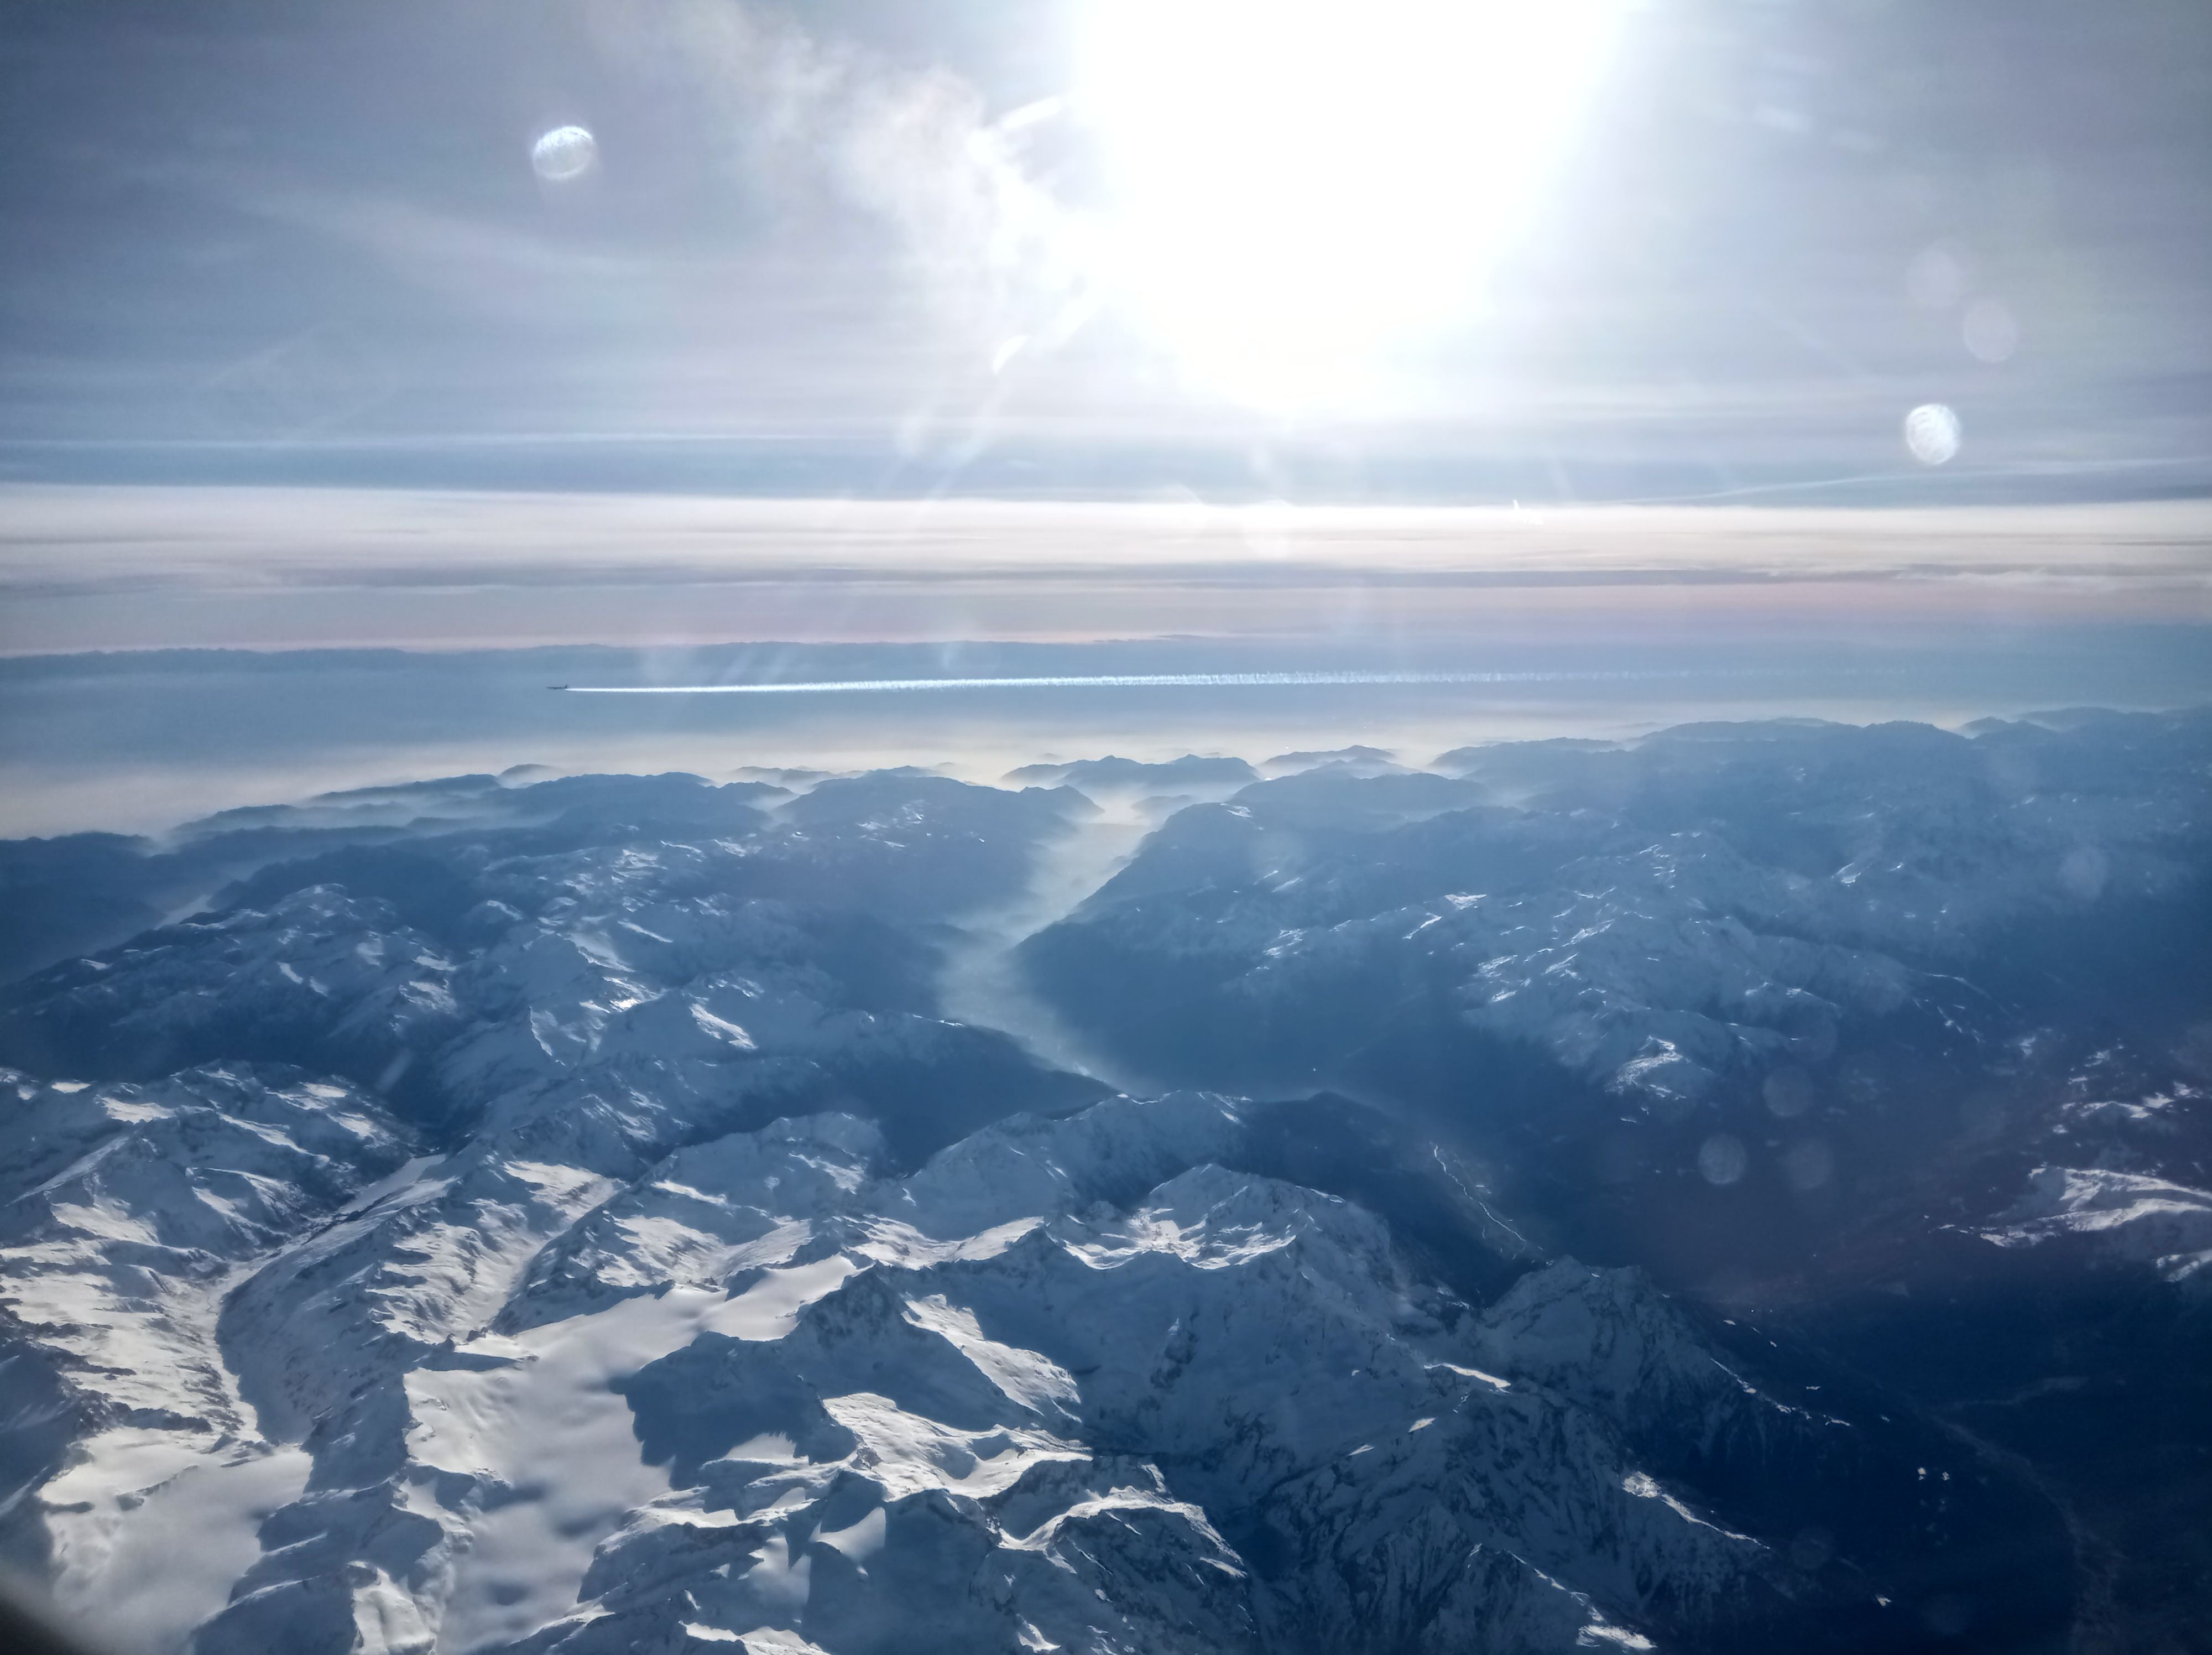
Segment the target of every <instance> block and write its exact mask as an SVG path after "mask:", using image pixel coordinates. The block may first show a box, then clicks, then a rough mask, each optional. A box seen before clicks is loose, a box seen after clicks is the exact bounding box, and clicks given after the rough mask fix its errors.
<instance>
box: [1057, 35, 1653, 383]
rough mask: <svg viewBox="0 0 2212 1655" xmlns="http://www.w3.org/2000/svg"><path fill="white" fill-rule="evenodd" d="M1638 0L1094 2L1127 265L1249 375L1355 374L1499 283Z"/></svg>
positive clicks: (1236, 376) (1220, 371)
mask: <svg viewBox="0 0 2212 1655" xmlns="http://www.w3.org/2000/svg"><path fill="white" fill-rule="evenodd" d="M1619 3H1620V0H1093V3H1092V4H1091V5H1090V6H1089V7H1088V9H1087V10H1086V13H1085V22H1084V32H1083V35H1082V38H1081V43H1080V45H1081V52H1082V70H1081V72H1082V102H1083V106H1084V108H1085V113H1086V114H1087V116H1088V118H1089V119H1090V120H1091V122H1092V123H1094V124H1095V126H1096V128H1097V131H1098V132H1099V135H1100V137H1101V139H1102V142H1103V146H1104V154H1105V163H1106V167H1107V176H1108V181H1109V188H1110V190H1111V192H1112V197H1113V202H1114V206H1113V210H1112V214H1111V216H1110V218H1109V222H1108V223H1107V224H1106V225H1105V227H1104V241H1105V247H1104V249H1103V255H1102V257H1103V263H1104V265H1105V266H1106V268H1105V272H1104V273H1105V275H1106V277H1107V280H1108V282H1109V284H1110V285H1111V287H1112V288H1113V289H1115V292H1116V293H1117V295H1118V296H1119V297H1120V298H1121V301H1122V302H1123V303H1124V304H1125V305H1127V307H1129V308H1130V309H1131V310H1132V311H1133V313H1134V314H1135V315H1136V316H1137V318H1138V319H1139V321H1140V322H1141V324H1142V325H1143V326H1146V328H1147V329H1148V330H1150V331H1151V332H1153V333H1155V334H1156V335H1158V337H1159V338H1162V339H1163V340H1164V342H1165V343H1166V344H1168V345H1169V346H1170V348H1171V349H1173V350H1175V351H1176V354H1177V355H1178V356H1179V357H1180V358H1181V359H1182V361H1183V362H1184V363H1185V364H1186V366H1187V367H1188V368H1189V369H1190V370H1191V371H1192V372H1193V373H1194V374H1197V375H1199V376H1200V377H1201V378H1202V379H1204V380H1208V381H1210V382H1212V383H1213V384H1214V385H1216V386H1218V388H1220V389H1222V390H1224V391H1225V392H1230V393H1231V394H1235V395H1238V396H1242V397H1246V398H1249V399H1254V400H1257V401H1261V402H1266V403H1273V404H1297V403H1301V402H1304V401H1308V400H1310V399H1316V398H1325V397H1329V396H1333V395H1335V394H1338V393H1340V392H1341V391H1342V390H1344V389H1345V388H1346V386H1347V385H1348V384H1349V383H1350V382H1351V381H1352V380H1355V379H1356V378H1357V377H1358V374H1360V373H1361V372H1362V370H1363V369H1364V367H1365V366H1366V365H1368V364H1369V363H1370V362H1372V361H1373V359H1374V358H1375V356H1376V353H1377V352H1378V351H1380V350H1383V349H1384V348H1386V347H1388V346H1389V345H1391V344H1394V343H1399V342H1402V341H1403V340H1405V339H1406V338H1408V337H1418V336H1419V335H1420V334H1421V333H1423V332H1426V331H1428V330H1431V329H1434V328H1436V327H1437V326H1441V325H1442V324H1443V323H1446V322H1448V321H1449V319H1451V318H1452V317H1454V316H1455V314H1458V313H1463V312H1464V311H1465V310H1466V309H1467V307H1468V306H1469V304H1470V303H1471V302H1472V301H1474V299H1475V298H1476V297H1477V296H1478V295H1479V292H1480V285H1481V283H1482V280H1483V277H1484V276H1485V274H1486V271H1487V269H1488V267H1489V265H1490V264H1491V261H1492V259H1493V258H1494V257H1495V255H1496V253H1497V252H1498V248H1499V247H1500V246H1501V244H1502V243H1503V242H1504V240H1506V239H1507V238H1508V237H1509V236H1510V234H1512V233H1513V231H1514V230H1515V228H1516V227H1517V225H1518V224H1519V222H1521V221H1522V217H1523V216H1524V215H1525V213H1526V211H1527V210H1528V206H1529V204H1530V202H1531V198H1532V197H1533V196H1534V192H1536V191H1538V190H1539V189H1541V186H1542V185H1543V183H1544V182H1545V179H1546V174H1547V173H1548V172H1549V171H1550V169H1551V165H1552V163H1553V161H1554V159H1555V158H1556V157H1557V155H1558V153H1559V149H1560V147H1561V139H1562V138H1563V137H1565V134H1566V132H1567V131H1568V130H1569V128H1570V126H1571V124H1572V123H1573V121H1574V119H1575V118H1576V117H1577V114H1578V113H1579V112H1580V110H1581V108H1582V106H1583V103H1584V102H1585V100H1586V99H1587V95H1588V94H1589V89H1590V88H1591V87H1592V85H1593V84H1594V83H1595V79H1596V77H1597V73H1598V70H1600V68H1601V65H1602V60H1603V58H1604V56H1605V50H1606V46H1607V42H1608V40H1609V38H1610V36H1611V33H1612V23H1613V17H1614V15H1616V13H1617V11H1618V9H1619Z"/></svg>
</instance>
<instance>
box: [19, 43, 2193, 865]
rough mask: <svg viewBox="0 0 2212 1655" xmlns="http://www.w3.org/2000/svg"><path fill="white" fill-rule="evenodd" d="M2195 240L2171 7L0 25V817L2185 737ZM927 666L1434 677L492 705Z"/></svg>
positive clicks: (157, 818)
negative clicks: (419, 778) (1077, 768)
mask: <svg viewBox="0 0 2212 1655" xmlns="http://www.w3.org/2000/svg"><path fill="white" fill-rule="evenodd" d="M550 135H559V136H550ZM2208 249H2212V7H2207V6H2206V5H2204V4H2203V3H2202V0H2100V3H2099V4H2097V5H2094V6H2087V5H2082V4H2080V3H2078V0H1547V3H1546V4H1544V5H1541V6H1534V5H1528V4H1520V3H1512V0H1173V3H1170V0H1024V3H1021V4H1015V3H1011V0H786V3H771V0H649V3H648V0H435V3H432V0H379V3H377V4H374V5H362V4H359V3H352V0H346V3H338V0H282V3H278V0H197V3H195V4H193V5H191V6H180V7H153V6H147V5H143V4H139V3H111V0H69V3H61V0H25V3H21V4H17V5H14V6H10V7H7V8H4V9H0V796H4V797H5V798H6V799H7V800H12V801H13V802H12V803H9V804H7V805H6V806H5V807H4V809H0V831H40V832H45V831H65V830H70V829H75V828H79V827H91V826H100V825H131V826H134V827H145V826H158V825H160V824H161V823H162V822H164V821H168V820H174V819H176V817H177V816H178V815H179V814H180V813H189V812H192V811H196V810H199V809H210V808H216V807H219V806H222V805H226V804H234V803H239V802H243V801H245V800H247V799H252V798H260V797H282V796H290V794H293V793H295V792H296V791H297V790H299V789H300V788H305V787H308V786H337V785H343V784H345V783H347V782H352V781H368V780H392V779H398V778H402V777H404V776H409V775H420V774H423V773H425V771H426V770H430V769H437V768H441V767H442V768H462V769H490V770H498V769H501V768H504V766H505V765H506V764H511V763H516V762H525V761H528V762H539V763H549V764H555V765H556V767H568V768H574V767H578V766H586V765H599V766H605V767H611V768H625V769H635V768H637V767H638V766H639V765H641V764H650V765H655V766H658V765H662V764H673V765H678V766H681V767H685V768H697V769H703V770H708V771H710V772H713V773H722V772H723V771H726V770H730V769H731V768H732V767H737V768H742V767H743V766H744V765H745V764H770V763H773V764H793V763H799V764H803V763H806V762H809V761H810V756H811V758H814V759H819V760H821V761H823V762H836V763H839V764H847V763H853V764H857V763H875V762H896V761H913V762H922V763H939V762H944V763H950V764H953V765H954V766H955V768H956V769H957V770H960V771H961V773H963V774H974V775H976V776H991V775H995V774H997V773H998V771H999V769H1000V768H1001V767H1011V766H1012V765H1013V764H1019V763H1022V762H1024V761H1026V760H1028V759H1031V758H1037V757H1040V756H1042V755H1043V754H1044V753H1046V752H1047V751H1052V752H1056V753H1060V755H1061V756H1070V755H1077V754H1079V751H1081V750H1082V749H1083V748H1084V747H1085V744H1088V745H1091V746H1103V745H1109V744H1110V745H1118V746H1121V747H1122V748H1123V749H1125V750H1127V751H1139V752H1140V753H1142V754H1143V755H1145V756H1151V757H1165V756H1169V754H1170V753H1171V752H1172V751H1182V750H1183V749H1184V748H1186V747H1194V748H1199V749H1208V748H1237V747H1241V746H1246V745H1249V746H1251V747H1253V748H1254V750H1255V751H1252V752H1250V753H1248V756H1251V757H1258V756H1261V755H1260V754H1259V753H1258V752H1257V751H1256V749H1257V748H1258V747H1259V746H1261V745H1273V746H1280V747H1293V746H1303V747H1314V746H1317V745H1331V743H1332V742H1334V741H1336V740H1346V741H1350V740H1368V741H1372V742H1374V743H1375V744H1376V745H1393V746H1398V747H1401V748H1402V749H1403V750H1404V751H1407V752H1408V753H1417V752H1419V751H1423V750H1424V749H1425V748H1427V747H1429V746H1433V747H1435V748H1436V749H1437V750H1441V749H1443V748H1444V747H1449V746H1453V745H1460V744H1461V743H1462V742H1464V741H1466V740H1468V739H1474V738H1475V737H1477V736H1479V735H1481V734H1483V733H1560V732H1565V731H1569V730H1574V729H1583V730H1590V731H1606V732H1613V733H1621V732H1632V731H1633V730H1636V729H1639V728H1648V727H1652V726H1653V725H1654V724H1655V723H1657V722H1662V721H1665V720H1666V719H1668V718H1670V717H1677V716H1679V717H1703V716H1745V715H1818V716H1838V717H1894V716H1915V717H1929V718H1936V719H1941V720H1945V721H1951V722H1954V723H1956V722H1963V721H1966V720H1969V719H1971V718H1972V717H1974V716H1976V715H1979V714H1982V713H1989V712H2012V711H2020V710H2025V709H2033V708H2036V707H2050V706H2058V705H2065V704H2074V703H2087V702H2090V701H2100V702H2104V703H2111V704H2120V705H2136V706H2148V705H2171V704H2175V703H2179V702H2183V701H2191V700H2202V699H2205V698H2207V697H2212V612H2208V611H2212V294H2208V292H2207V271H2208V268H2212V265H2208V261H2207V259H2206V253H2207V251H2208ZM724 646H729V647H724ZM195 650H197V651H210V652H217V653H214V654H206V655H193V654H189V653H185V654H179V653H177V652H191V651H195ZM239 650H244V651H252V652H258V653H257V659H255V660H246V659H245V658H242V657H239V656H235V655H232V654H223V653H221V652H226V651H239ZM390 650H398V651H402V652H406V653H404V654H401V655H398V656H389V655H385V654H374V653H373V652H376V651H390ZM594 650H596V651H599V652H600V653H597V654H594V653H592V651H594ZM347 651H354V652H364V653H360V654H343V653H337V652H347ZM579 651H581V652H583V653H581V654H579V653H577V652H579ZM112 652H125V653H124V654H114V653H112ZM132 652H136V653H132ZM501 652H504V653H501ZM532 652H550V654H541V653H532ZM1000 671H1004V672H1012V673H1015V674H1018V675H1039V674H1042V675H1046V676H1082V675H1085V674H1091V675H1106V676H1113V675H1116V674H1124V675H1126V674H1127V673H1130V672H1139V673H1152V674H1161V673H1164V674H1168V675H1170V676H1178V675H1180V676H1184V677H1188V676H1191V675H1197V676H1199V677H1201V678H1203V677H1208V676H1209V675H1210V676H1213V677H1219V676H1223V675H1226V676H1230V677H1235V676H1237V675H1240V674H1249V673H1253V672H1258V673H1261V674H1279V673H1285V672H1288V673H1293V674H1296V673H1301V672H1332V673H1340V674H1341V673H1354V674H1359V673H1366V674H1377V673H1379V674H1383V675H1390V674H1414V675H1428V676H1429V677H1430V678H1433V677H1434V675H1436V674H1439V673H1444V674H1450V673H1459V674H1466V673H1476V674H1481V673H1492V674H1497V673H1503V674H1506V675H1507V678H1504V679H1494V680H1492V681H1486V682H1485V683H1482V684H1474V683H1457V684H1455V685H1443V684H1439V683H1436V682H1428V683H1425V684H1422V685H1409V684H1400V685H1395V687H1390V686H1383V685H1365V686H1364V687H1355V686H1351V685H1341V684H1340V685H1335V686H1334V687H1329V688H1316V687H1311V686H1310V687H1308V688H1307V689H1304V690H1298V691H1289V690H1285V691H1281V692H1279V693H1273V692H1271V694H1270V695H1269V696H1267V697H1261V696H1259V695H1257V694H1255V693H1248V692H1247V691H1242V690H1239V691H1230V690H1226V689H1220V688H1216V689H1203V690H1201V689H1195V688H1187V689H1184V690H1177V691H1174V692H1172V693H1170V692H1168V691H1141V692H1137V691H1130V692H1127V693H1123V692H1120V691H1116V692H1114V693H1110V694H1109V693H1108V692H1107V691H1103V690H1101V691H1085V692H1082V693H1080V694H1076V693H1074V692H1070V693H1069V694H1067V695H1064V696H1063V695H1059V694H1053V695H1046V696H1043V697H1036V696H1021V697H1015V696H1012V695H1000V696H998V697H996V698H995V699H994V698H992V697H983V698H981V699H978V698H976V697H972V696H970V697H964V698H963V697H945V698H943V699H937V700H933V699H932V698H930V697H921V698H920V699H919V700H910V701H908V702H900V703H897V704H896V705H894V704H893V702H892V700H891V699H890V698H886V697H863V698H861V703H854V702H852V701H851V700H850V699H849V698H847V699H846V700H844V701H842V702H841V703H840V704H839V705H837V706H836V707H831V706H828V705H811V706H801V705H799V704H796V703H793V704H787V705H782V706H780V707H776V708H770V707H768V706H765V705H760V704H749V705H746V706H742V707H740V706H736V705H732V704H728V703H730V702H731V701H732V700H733V699H745V698H732V697H713V698H704V697H702V698H697V699H698V700H699V701H700V702H701V703H705V702H706V701H708V700H712V701H714V702H715V703H718V704H715V705H713V706H708V705H705V704H698V705H693V704H689V703H687V702H686V698H684V697H643V698H623V697H613V698H609V699H610V700H613V701H623V700H625V699H628V700H629V703H630V704H628V705H623V706H616V705H595V706H592V707H590V708H588V709H586V708H585V707H584V706H582V705H580V702H581V701H582V700H583V699H584V698H580V697H563V696H556V695H549V694H548V692H547V691H546V689H545V685H547V684H548V683H553V682H562V681H567V680H568V679H571V678H577V677H578V675H580V674H586V673H588V674H592V675H596V676H600V677H605V678H607V679H608V680H609V681H611V682H617V683H629V684H653V685H662V686H667V685H682V684H684V683H685V682H687V681H690V680H691V679H693V678H700V680H701V681H714V682H726V681H730V680H732V679H738V678H754V679H763V678H765V679H774V678H783V679H791V678H805V677H806V676H809V675H813V676H820V677H827V678H843V677H854V676H875V675H885V676H892V677H899V676H928V675H933V674H945V675H961V674H973V673H989V672H1000ZM702 675H703V677H702ZM1509 680H1510V681H1509ZM639 703H653V704H650V705H647V704H639ZM863 703H864V704H863ZM702 744H703V745H702ZM687 756H688V757H687ZM695 761H696V762H695Z"/></svg>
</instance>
